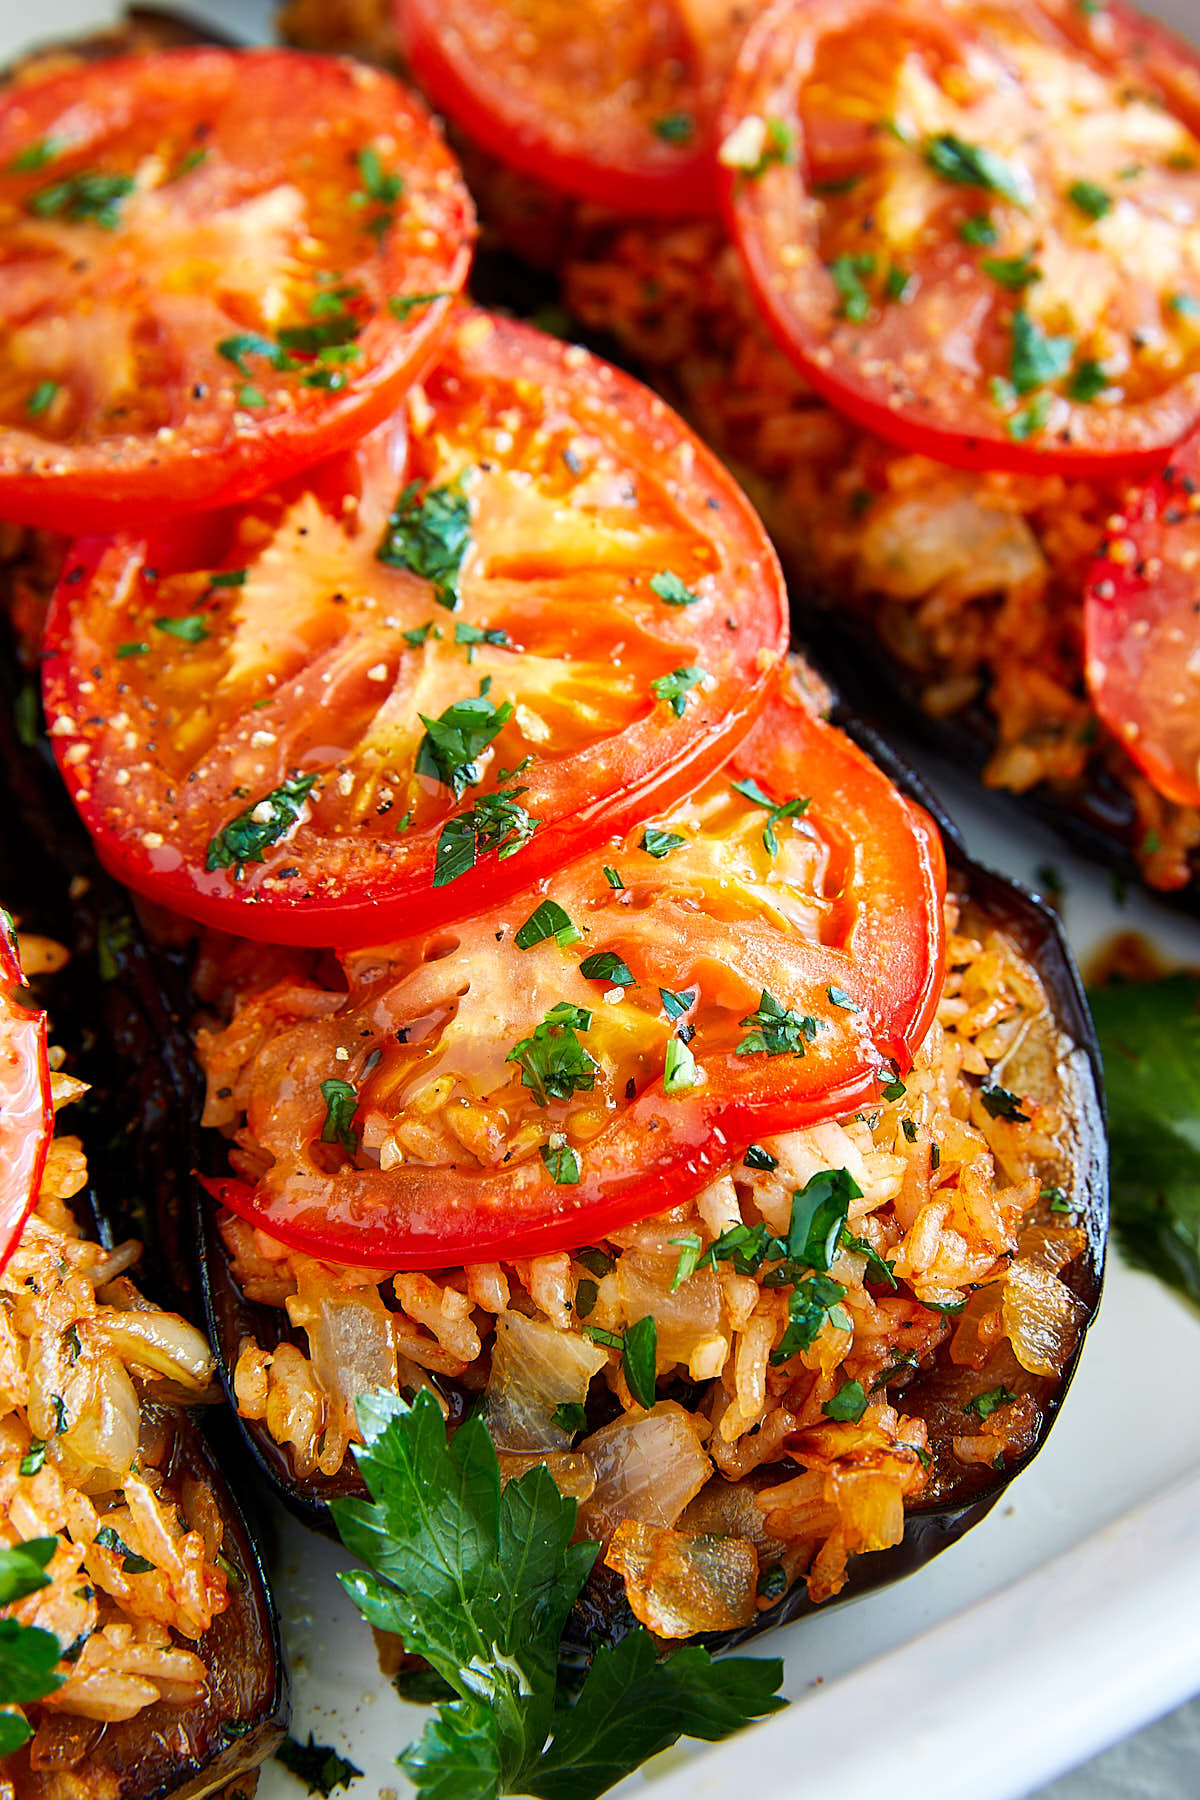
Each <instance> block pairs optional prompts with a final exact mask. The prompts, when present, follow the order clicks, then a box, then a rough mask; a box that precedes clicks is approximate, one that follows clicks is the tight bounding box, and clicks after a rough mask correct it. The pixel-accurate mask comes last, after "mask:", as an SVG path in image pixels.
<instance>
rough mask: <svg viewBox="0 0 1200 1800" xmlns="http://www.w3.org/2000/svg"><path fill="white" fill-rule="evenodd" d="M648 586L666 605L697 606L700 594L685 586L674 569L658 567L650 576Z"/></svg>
mask: <svg viewBox="0 0 1200 1800" xmlns="http://www.w3.org/2000/svg"><path fill="white" fill-rule="evenodd" d="M650 586H651V587H652V588H653V590H654V592H655V593H656V594H657V595H658V597H659V599H660V600H661V601H663V603H664V604H665V605H666V606H697V605H699V602H700V596H699V594H697V593H694V592H693V591H692V589H691V588H690V587H687V586H686V585H685V584H684V583H683V582H682V581H681V580H680V578H679V576H678V575H676V573H675V571H674V569H660V570H659V572H658V574H657V575H652V576H651V577H650Z"/></svg>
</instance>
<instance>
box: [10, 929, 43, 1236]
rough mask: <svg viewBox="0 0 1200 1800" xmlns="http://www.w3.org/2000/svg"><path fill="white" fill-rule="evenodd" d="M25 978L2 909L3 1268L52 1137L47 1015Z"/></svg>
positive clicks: (34, 1195) (32, 1200) (31, 1201)
mask: <svg viewBox="0 0 1200 1800" xmlns="http://www.w3.org/2000/svg"><path fill="white" fill-rule="evenodd" d="M24 985H25V978H24V976H23V974H22V973H21V964H20V960H19V958H18V955H17V945H16V939H15V937H14V935H13V930H12V925H11V923H10V921H9V918H8V914H7V913H5V912H3V911H0V1269H3V1268H4V1266H5V1264H6V1263H7V1262H8V1259H9V1257H10V1256H11V1255H12V1253H13V1251H14V1249H15V1248H16V1246H17V1243H18V1241H19V1239H20V1236H21V1231H22V1228H23V1226H24V1224H25V1221H26V1219H27V1218H28V1217H29V1215H30V1213H31V1212H32V1211H33V1208H34V1205H35V1204H36V1201H37V1197H38V1190H39V1189H40V1187H41V1184H42V1171H43V1169H44V1168H45V1166H46V1155H47V1152H48V1151H49V1148H50V1140H51V1138H52V1137H53V1136H54V1105H53V1102H52V1100H51V1097H50V1064H49V1062H48V1060H47V1045H46V1015H45V1013H44V1012H37V1011H34V1010H33V1009H31V1008H30V1007H28V1006H27V1005H26V1003H25V1001H24V999H23V998H22V990H23V988H24Z"/></svg>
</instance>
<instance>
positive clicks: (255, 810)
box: [204, 775, 317, 874]
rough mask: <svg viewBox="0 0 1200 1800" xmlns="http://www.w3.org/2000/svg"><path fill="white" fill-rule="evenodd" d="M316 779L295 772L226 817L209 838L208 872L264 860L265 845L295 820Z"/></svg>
mask: <svg viewBox="0 0 1200 1800" xmlns="http://www.w3.org/2000/svg"><path fill="white" fill-rule="evenodd" d="M316 782H317V777H316V776H315V775H298V776H296V777H295V778H294V779H293V780H291V781H285V782H282V783H281V784H280V786H279V787H277V788H273V789H272V791H271V792H270V793H269V794H266V795H264V797H263V798H262V799H261V800H258V801H256V802H255V804H254V805H253V806H250V807H247V809H246V811H245V812H241V813H238V815H237V816H236V818H233V819H230V821H229V823H228V824H227V825H222V827H221V829H220V831H218V832H217V834H216V836H215V837H214V838H211V839H210V840H209V845H208V852H207V855H206V856H205V858H204V867H205V868H206V869H207V870H208V871H209V873H210V874H211V873H212V871H213V870H214V869H238V870H240V869H241V868H242V867H243V866H244V865H245V864H246V863H250V862H257V863H260V862H264V861H265V860H266V852H267V850H268V848H269V847H270V846H271V845H272V844H277V843H278V842H279V840H280V838H283V837H286V836H287V834H288V832H289V831H290V830H291V829H292V827H293V826H294V825H296V824H298V823H299V820H300V817H301V814H302V813H303V811H304V806H305V803H306V802H307V800H308V796H309V795H310V794H311V793H312V791H313V788H314V787H315V786H316Z"/></svg>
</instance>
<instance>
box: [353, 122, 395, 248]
mask: <svg viewBox="0 0 1200 1800" xmlns="http://www.w3.org/2000/svg"><path fill="white" fill-rule="evenodd" d="M356 160H357V162H358V174H359V179H360V181H361V182H362V187H361V188H360V189H359V190H358V191H357V192H356V193H354V194H351V196H350V199H351V202H352V204H353V205H355V206H361V207H365V208H367V209H369V211H370V217H369V218H368V219H367V221H366V226H367V230H368V231H369V232H370V233H371V236H372V237H382V236H383V234H384V232H385V231H386V230H387V228H388V226H389V225H390V224H391V223H392V221H393V219H394V218H395V216H396V202H397V201H398V200H399V198H400V196H401V195H402V194H403V192H404V180H403V178H402V177H401V176H399V175H396V174H393V173H391V172H389V171H386V170H385V169H384V167H383V164H382V163H381V162H380V160H379V152H378V150H375V149H374V148H372V146H371V145H369V144H368V145H367V147H366V149H365V150H360V151H359V153H358V157H357V159H356Z"/></svg>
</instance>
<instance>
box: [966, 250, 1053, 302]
mask: <svg viewBox="0 0 1200 1800" xmlns="http://www.w3.org/2000/svg"><path fill="white" fill-rule="evenodd" d="M979 266H980V268H981V269H982V270H983V272H984V274H985V275H990V276H991V278H992V280H993V281H998V282H999V283H1000V286H1001V287H1004V288H1008V289H1010V291H1011V292H1013V293H1020V291H1021V289H1022V288H1027V287H1028V286H1029V285H1030V283H1031V282H1034V281H1040V280H1041V279H1042V271H1041V270H1040V269H1039V268H1038V266H1037V264H1036V263H1035V262H1034V260H1033V251H1032V250H1027V251H1026V252H1025V254H1024V255H1023V256H984V257H981V258H980V262H979Z"/></svg>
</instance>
